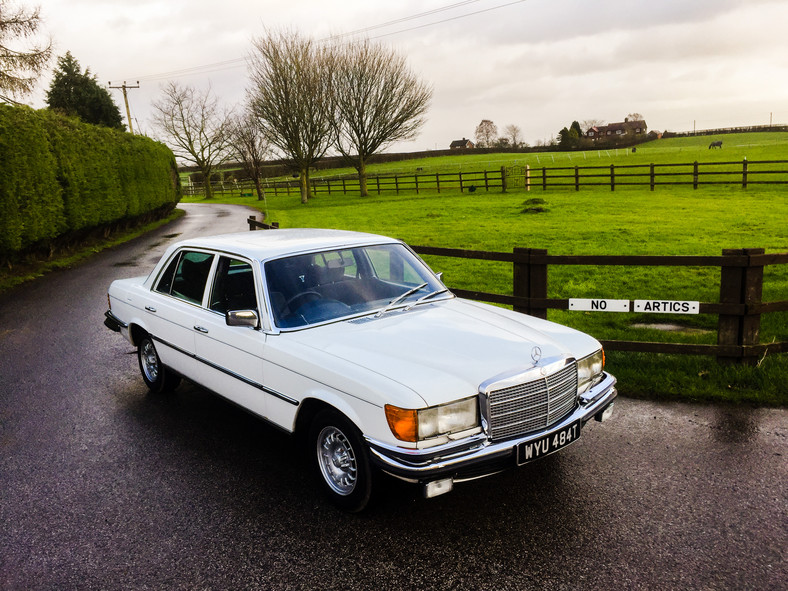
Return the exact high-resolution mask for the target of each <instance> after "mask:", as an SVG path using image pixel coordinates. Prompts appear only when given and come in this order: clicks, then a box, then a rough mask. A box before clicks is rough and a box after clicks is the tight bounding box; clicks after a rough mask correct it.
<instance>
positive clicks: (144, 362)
mask: <svg viewBox="0 0 788 591" xmlns="http://www.w3.org/2000/svg"><path fill="white" fill-rule="evenodd" d="M137 359H138V360H139V362H140V372H141V373H142V379H143V380H144V381H145V385H146V386H148V389H149V390H150V391H151V392H153V393H154V394H160V393H162V392H170V391H172V390H174V389H175V388H177V387H178V384H180V383H181V376H179V375H178V374H176V373H174V372H173V371H172V370H170V369H168V368H166V367H165V366H164V365H162V362H161V359H159V354H158V353H157V352H156V346H155V345H154V344H153V339H152V338H151V337H150V335H145V336H144V337H143V338H142V339H141V340H140V342H139V345H138V346H137Z"/></svg>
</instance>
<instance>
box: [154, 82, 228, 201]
mask: <svg viewBox="0 0 788 591" xmlns="http://www.w3.org/2000/svg"><path fill="white" fill-rule="evenodd" d="M153 108H154V113H153V123H154V125H155V126H156V128H157V129H158V130H159V132H160V133H161V134H162V135H163V136H164V143H166V144H167V145H168V146H169V147H170V148H171V149H172V151H173V153H174V154H175V156H176V157H178V158H180V159H182V160H184V161H186V162H191V163H192V164H194V165H195V166H196V167H197V168H198V169H199V170H200V172H201V173H202V174H203V176H204V178H205V198H206V199H211V198H212V197H213V189H212V188H211V175H212V174H213V171H214V169H216V168H217V167H218V166H220V165H221V164H222V163H224V162H225V161H226V160H227V158H228V157H229V156H230V150H229V141H230V133H229V130H230V119H231V116H232V112H231V111H230V110H227V109H221V108H220V107H219V100H218V99H217V98H216V97H214V96H213V95H212V93H211V89H210V87H208V89H207V90H205V91H203V92H200V91H197V90H195V89H194V88H192V87H191V86H180V85H178V84H177V83H176V82H170V83H168V84H167V86H166V87H165V88H164V96H163V97H162V98H161V99H159V100H157V101H153Z"/></svg>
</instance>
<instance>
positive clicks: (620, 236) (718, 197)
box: [194, 133, 788, 405]
mask: <svg viewBox="0 0 788 591" xmlns="http://www.w3.org/2000/svg"><path fill="white" fill-rule="evenodd" d="M715 139H722V140H723V142H724V144H723V145H724V147H723V150H722V151H721V150H708V145H709V143H710V142H711V141H714V140H715ZM745 157H746V158H747V159H748V160H788V134H786V133H765V134H736V135H724V136H704V137H696V138H676V139H670V140H659V141H655V142H651V143H648V144H644V145H642V146H638V150H637V153H635V154H633V153H631V151H624V150H621V149H620V150H619V151H618V154H616V153H615V150H613V151H607V152H604V151H600V152H599V153H597V152H596V151H594V152H593V153H592V152H590V151H589V152H585V153H583V152H572V153H566V152H563V153H555V154H549V153H548V154H545V153H542V154H492V155H490V154H486V155H463V156H457V157H442V158H426V159H419V160H412V161H407V162H397V163H391V164H386V165H378V166H374V167H372V170H371V171H370V173H371V174H378V173H383V172H386V173H390V172H394V171H397V172H411V173H412V172H413V171H415V169H416V168H422V169H423V171H424V172H425V173H427V172H438V171H450V170H457V169H458V168H462V170H468V171H470V170H483V169H485V168H488V169H493V168H496V167H498V168H499V167H500V166H502V165H510V164H513V163H517V164H523V163H529V164H531V165H532V166H537V165H547V166H551V165H553V164H552V159H553V158H555V161H556V162H555V165H556V166H559V165H560V166H563V165H566V164H567V163H569V162H572V163H573V164H579V162H578V160H581V159H582V160H584V161H585V162H587V163H588V165H597V164H602V165H609V164H611V163H614V164H616V165H620V164H627V163H631V164H641V163H651V162H654V163H660V164H665V163H683V162H691V161H695V160H698V161H699V162H719V161H737V160H741V159H743V158H745ZM537 158H538V163H537V160H536V159H537ZM570 158H571V161H570ZM546 161H548V162H546ZM331 172H332V173H337V172H341V171H331ZM321 174H322V173H321ZM787 195H788V188H786V187H785V186H781V185H757V186H751V187H749V188H748V189H746V190H744V189H742V188H740V187H736V186H722V185H711V186H705V187H701V188H700V189H698V190H693V189H692V188H691V187H675V188H669V187H658V188H657V189H656V190H655V191H653V192H652V191H650V190H649V189H648V187H631V186H630V187H626V188H625V189H624V190H616V191H615V192H611V191H610V190H609V189H605V188H603V187H596V188H587V189H585V188H584V189H582V190H581V191H579V192H575V191H574V190H568V189H549V190H547V191H542V190H541V189H534V190H532V191H530V192H527V191H525V190H516V191H509V192H507V193H506V194H502V193H500V192H490V193H484V192H478V191H477V192H476V193H473V194H467V193H465V194H461V193H459V192H454V193H448V192H442V193H440V194H438V193H435V192H431V193H430V192H421V193H420V194H419V195H415V194H404V193H401V194H400V195H382V196H377V195H373V196H370V197H366V198H362V197H359V196H351V195H346V196H345V195H331V196H327V195H320V196H319V197H315V198H312V199H311V200H310V202H309V203H308V204H306V205H302V204H301V203H300V200H299V196H298V195H296V194H295V193H293V194H292V195H290V196H289V197H288V196H284V195H281V194H280V195H279V196H278V197H276V198H273V197H271V198H269V199H268V201H267V204H265V205H262V204H259V203H258V202H257V200H256V199H253V198H237V197H236V198H232V197H228V198H227V199H226V201H228V202H234V203H244V204H247V205H255V206H261V208H262V209H267V212H268V219H270V220H273V221H277V222H279V223H280V225H281V227H284V228H291V227H320V228H342V229H349V230H360V231H367V232H375V233H380V234H385V235H390V236H396V237H398V238H402V239H403V240H405V241H406V242H408V243H410V244H416V245H433V246H444V247H455V248H467V249H479V250H490V251H501V252H510V251H511V250H512V248H513V247H530V248H545V249H548V252H549V253H550V254H560V255H574V254H654V255H678V254H683V255H719V254H721V252H722V249H724V248H750V247H762V248H765V249H766V251H767V252H788V198H787V197H786V196H787ZM533 199H539V200H542V201H543V202H540V203H538V207H539V208H541V209H543V210H544V211H541V212H539V213H523V211H524V210H525V209H527V208H529V206H532V205H534V204H533V203H532V202H531V200H533ZM194 200H195V201H199V198H195V199H194ZM425 258H426V259H427V260H428V262H429V263H430V265H431V266H432V267H433V268H434V269H435V270H437V271H443V272H444V280H445V281H446V283H447V284H448V285H449V286H450V287H456V288H465V289H474V290H480V291H488V292H498V293H511V289H512V288H511V281H512V280H511V265H508V264H502V263H486V262H475V261H463V260H457V259H450V258H442V257H425ZM548 297H556V298H569V297H573V298H582V297H606V298H621V299H670V300H699V301H703V302H715V301H718V297H719V270H718V269H716V270H715V269H713V268H712V269H706V268H688V269H684V268H659V267H657V268H650V267H635V268H619V267H553V268H551V269H550V273H549V287H548ZM774 300H788V267H787V266H782V267H767V270H766V273H765V280H764V301H774ZM548 317H549V318H550V319H551V320H556V321H558V322H561V323H564V324H568V325H570V326H574V327H577V328H579V329H581V330H584V331H587V332H589V333H591V334H593V335H594V336H596V337H597V338H600V339H623V340H649V341H663V342H687V343H716V332H715V330H716V322H717V319H716V316H711V315H700V316H680V317H679V316H666V315H662V316H659V315H657V316H654V315H648V316H647V315H636V314H620V315H619V314H604V313H596V314H591V313H582V312H566V311H558V310H550V311H549V313H548ZM660 322H670V323H678V324H680V325H681V326H682V330H677V331H670V332H666V331H663V330H657V329H654V328H636V327H633V325H634V324H654V323H660ZM772 340H776V341H788V313H782V312H780V313H772V314H768V315H764V316H763V318H762V324H761V342H770V341H772ZM608 360H609V369H610V370H611V371H612V372H613V373H614V374H616V375H617V376H618V377H619V380H620V385H621V391H622V393H624V394H627V395H631V396H649V397H664V398H676V399H685V400H686V399H697V400H731V401H738V402H741V401H749V402H754V403H759V404H779V405H786V404H788V394H786V391H787V390H788V388H786V387H785V384H786V381H788V380H787V379H786V378H788V355H782V356H767V357H766V358H765V359H763V360H762V362H761V363H760V365H759V367H757V368H750V367H722V366H719V365H718V364H717V362H716V361H715V360H714V359H713V358H709V357H690V356H670V355H656V354H649V355H646V354H632V353H618V352H610V353H609V355H608Z"/></svg>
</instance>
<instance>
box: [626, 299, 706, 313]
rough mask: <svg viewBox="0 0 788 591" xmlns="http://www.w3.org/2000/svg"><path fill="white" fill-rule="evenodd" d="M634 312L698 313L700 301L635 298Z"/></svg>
mask: <svg viewBox="0 0 788 591" xmlns="http://www.w3.org/2000/svg"><path fill="white" fill-rule="evenodd" d="M634 311H635V312H659V313H660V314H698V313H699V312H700V302H681V301H670V300H635V308H634Z"/></svg>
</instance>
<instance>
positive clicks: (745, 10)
mask: <svg viewBox="0 0 788 591" xmlns="http://www.w3.org/2000/svg"><path fill="white" fill-rule="evenodd" d="M12 3H14V4H22V5H25V6H33V5H35V4H37V3H38V2H36V1H35V0H12ZM40 4H41V12H42V16H43V18H44V19H45V22H44V27H43V28H44V29H45V30H46V31H47V32H48V33H49V34H50V35H51V37H52V38H53V41H54V43H55V46H56V54H57V55H63V54H65V52H66V51H70V52H71V53H72V55H73V56H74V57H75V58H76V59H77V60H78V61H79V63H80V65H81V66H82V67H83V68H85V67H89V68H90V70H91V72H92V73H94V74H97V75H98V78H99V81H100V82H101V83H102V84H106V83H107V82H109V81H111V82H112V84H113V86H114V85H117V84H119V83H122V82H123V81H124V80H125V81H126V82H127V83H129V84H136V81H137V80H139V85H140V88H139V89H134V90H130V91H129V102H130V105H131V111H132V118H133V125H134V127H135V131H137V130H138V129H141V130H142V131H144V132H146V133H148V134H149V135H153V132H154V130H153V129H152V127H151V123H150V113H151V107H150V104H151V101H152V100H153V99H155V98H156V97H157V96H158V95H159V94H160V92H161V87H162V85H163V84H165V83H166V82H167V81H168V80H174V81H177V82H178V83H180V84H183V85H191V86H195V87H200V88H203V87H206V86H207V85H208V84H209V83H210V85H211V87H212V89H213V91H214V92H215V93H216V95H217V96H218V97H219V98H220V99H221V100H222V101H224V102H226V103H228V104H231V105H234V104H239V103H241V102H242V101H243V97H244V91H245V88H246V84H247V75H246V65H245V62H244V58H245V57H246V56H247V55H248V53H249V51H250V49H251V40H252V39H253V38H254V37H257V36H260V35H263V34H264V32H265V29H266V28H267V29H281V28H291V29H296V30H298V31H299V32H301V33H303V34H305V35H310V36H312V37H314V38H315V39H318V40H321V39H326V38H328V37H330V36H331V35H337V34H343V33H349V32H354V31H358V30H366V31H365V32H363V33H360V34H359V35H362V36H367V37H369V38H372V39H375V40H376V41H378V42H380V43H385V44H388V45H391V46H393V47H394V48H395V49H397V50H398V51H400V52H401V53H402V54H404V55H405V56H406V57H407V59H408V63H409V65H410V66H411V68H412V69H413V70H414V71H415V72H416V73H417V74H419V75H420V76H422V77H423V78H424V79H425V80H426V81H428V82H429V83H431V84H432V85H433V88H434V95H433V102H432V106H431V108H430V111H429V113H428V122H427V124H426V125H425V126H424V128H423V130H422V132H421V134H420V135H419V137H418V138H417V139H416V140H414V141H412V142H407V143H404V144H399V145H397V146H395V147H394V148H392V150H393V151H413V150H428V149H429V150H431V149H436V148H437V149H443V148H447V147H448V145H449V143H450V142H451V141H452V140H453V139H459V138H462V137H467V138H473V137H474V130H475V128H476V126H477V125H478V124H479V122H480V121H481V120H482V119H491V120H492V121H493V122H494V123H495V124H496V125H497V126H498V129H499V132H500V134H501V135H503V129H504V127H506V126H507V125H509V124H515V125H518V126H519V127H520V128H521V129H522V135H523V139H524V140H525V141H527V142H529V143H531V144H535V143H536V142H537V141H539V140H542V141H544V140H546V139H549V138H550V137H551V136H553V135H556V134H557V132H558V130H560V129H561V128H562V127H564V126H569V124H571V122H572V121H573V120H578V121H581V122H582V121H584V120H589V119H598V120H601V121H604V122H607V123H613V122H616V121H623V119H624V117H625V116H626V115H627V114H628V113H632V112H638V113H642V114H643V115H644V117H645V119H646V122H647V124H648V126H649V129H657V130H666V129H667V130H672V131H683V130H691V129H693V126H694V127H696V128H697V129H707V128H716V127H731V126H741V125H767V124H769V122H770V118H771V120H772V121H773V122H774V123H782V124H788V34H787V33H786V25H788V0H771V1H770V0H520V1H516V0H466V1H460V0H421V1H416V0H386V1H383V0H289V1H288V0H223V1H219V2H217V1H216V0H132V1H129V0H46V1H43V2H40ZM444 8H447V9H446V10H442V9H444ZM428 12H432V14H425V13H428ZM472 13H475V14H472ZM466 15H467V16H466ZM378 25H383V26H378ZM53 66H54V62H53ZM49 82H50V79H49V77H47V79H45V80H42V82H41V84H40V90H39V92H38V93H37V94H36V96H35V97H33V98H32V99H31V100H30V101H29V102H30V103H31V104H32V105H33V106H34V107H43V106H44V100H43V96H44V91H45V90H46V89H47V88H48V87H49ZM111 92H112V93H113V97H114V98H115V100H116V102H117V104H118V105H119V106H120V107H121V112H122V113H123V115H124V118H125V108H124V107H123V99H122V95H121V93H120V91H119V90H112V91H111Z"/></svg>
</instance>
